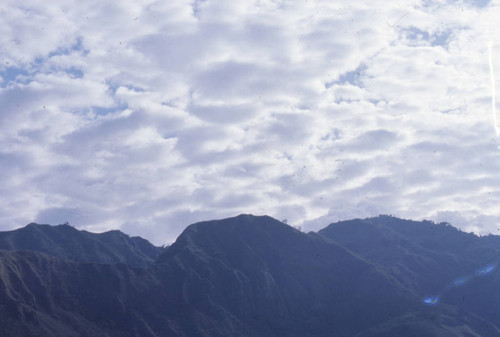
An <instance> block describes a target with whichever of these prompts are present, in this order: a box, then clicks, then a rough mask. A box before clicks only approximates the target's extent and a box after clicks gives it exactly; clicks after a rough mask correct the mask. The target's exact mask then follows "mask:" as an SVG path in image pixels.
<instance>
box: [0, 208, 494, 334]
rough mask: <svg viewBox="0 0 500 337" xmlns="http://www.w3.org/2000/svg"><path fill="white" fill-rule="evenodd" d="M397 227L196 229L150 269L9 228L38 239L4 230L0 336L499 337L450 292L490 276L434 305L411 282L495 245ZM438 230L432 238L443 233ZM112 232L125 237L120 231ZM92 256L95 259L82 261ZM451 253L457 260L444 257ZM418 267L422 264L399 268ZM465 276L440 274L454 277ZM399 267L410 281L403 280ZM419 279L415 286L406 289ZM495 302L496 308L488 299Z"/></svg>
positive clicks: (70, 236) (253, 223)
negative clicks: (461, 245) (461, 243)
mask: <svg viewBox="0 0 500 337" xmlns="http://www.w3.org/2000/svg"><path fill="white" fill-rule="evenodd" d="M401 221H402V222H401V223H399V224H398V223H397V221H396V219H392V218H390V219H385V218H380V219H365V220H354V221H353V222H351V223H350V224H343V223H339V224H332V225H330V226H329V227H327V228H325V230H323V231H321V232H320V233H302V232H300V231H298V230H296V229H294V228H292V227H290V226H288V225H285V224H283V223H281V222H279V221H277V220H275V219H272V218H270V217H267V216H252V215H240V216H237V217H234V218H229V219H224V220H214V221H205V222H200V223H196V224H193V225H191V226H189V227H187V228H186V229H185V231H184V232H183V233H182V234H181V235H180V236H179V237H178V239H177V240H176V242H175V243H174V244H173V245H172V246H170V247H169V248H168V249H165V250H163V251H162V252H161V253H160V254H159V255H158V257H157V258H156V261H155V262H154V263H145V264H142V265H140V266H139V267H138V265H137V264H136V263H134V260H133V259H132V260H130V261H131V262H130V263H129V262H128V260H127V259H122V260H120V261H119V262H121V263H116V262H117V261H116V258H115V259H110V256H119V257H123V256H124V255H125V254H124V253H123V245H118V244H116V242H115V240H108V239H106V240H104V238H105V237H106V235H104V236H102V235H103V234H92V235H90V236H89V235H88V234H91V233H87V232H81V231H77V230H76V229H74V228H67V227H69V226H63V227H60V226H55V227H50V226H49V227H46V226H40V225H30V226H27V227H25V228H23V229H21V230H19V231H21V232H22V231H23V230H24V231H27V232H28V233H33V232H34V231H33V228H34V229H36V230H37V231H40V232H43V233H44V234H43V235H39V236H40V239H39V240H36V236H33V235H32V234H30V235H27V236H26V237H27V238H30V240H32V241H30V240H25V239H19V237H20V236H19V233H17V234H16V235H15V236H16V237H17V239H15V240H14V239H13V237H14V236H12V235H13V234H12V233H13V232H8V233H7V234H8V235H7V234H6V233H0V242H2V244H5V242H10V246H3V247H10V248H12V247H16V250H15V251H7V250H0V335H2V336H19V337H24V336H49V337H51V336H70V337H71V336H89V337H90V336H108V337H115V336H117V337H118V336H120V337H122V336H123V337H125V336H127V337H136V336H137V337H139V336H140V337H159V336H186V337H191V336H193V337H197V336H242V337H243V336H249V337H250V336H264V337H265V336H269V337H271V336H273V337H274V336H297V337H298V336H306V337H307V336H311V337H313V336H318V337H319V336H338V337H340V336H344V337H347V336H350V337H378V336H384V337H393V336H394V337H396V336H398V337H399V336H409V337H411V336H440V337H441V336H463V337H471V336H483V337H484V336H491V337H495V336H500V330H499V329H498V328H497V324H496V323H495V322H496V318H495V317H494V315H495V312H494V309H495V306H494V305H493V304H492V305H491V306H489V307H488V309H487V310H486V309H485V310H483V311H481V310H477V308H476V307H475V305H476V302H474V301H472V300H471V301H469V302H467V301H465V302H464V301H462V302H458V303H457V302H456V301H458V299H459V298H458V297H457V296H459V295H458V292H456V291H454V290H457V291H466V290H467V289H468V288H469V285H470V286H472V287H473V288H474V289H476V290H475V292H476V293H475V294H474V295H475V296H483V297H484V296H486V297H487V296H488V295H487V294H485V292H486V290H489V291H492V290H494V289H496V290H498V289H499V288H498V284H497V283H496V282H497V281H495V280H497V279H498V278H497V277H496V271H488V275H487V276H485V277H481V276H477V277H473V278H471V279H470V281H469V282H468V283H467V284H465V285H463V286H462V287H458V288H457V289H452V290H453V291H452V290H449V291H448V292H446V293H445V295H446V296H444V295H443V300H442V302H441V303H439V304H438V305H433V306H431V305H426V304H425V303H423V298H424V296H426V295H427V290H428V288H432V284H434V283H435V284H436V287H439V286H442V287H445V286H446V284H443V285H441V284H440V283H439V282H438V281H434V282H424V281H422V284H420V283H419V282H420V281H419V280H425V278H424V275H425V272H429V271H430V272H433V271H435V270H437V268H435V266H434V264H436V265H440V264H441V263H448V262H449V261H451V260H453V259H457V261H458V262H460V261H461V260H460V259H462V258H464V259H465V256H466V254H462V253H460V252H458V250H459V249H458V247H455V245H456V240H465V242H469V241H471V242H472V243H471V244H470V247H469V248H468V249H470V251H471V252H476V255H477V260H478V261H479V260H481V259H480V257H479V255H481V254H483V255H481V256H489V257H491V258H492V259H494V253H493V252H492V251H495V249H497V248H498V245H497V241H495V239H494V238H485V239H484V240H483V238H477V237H470V238H469V235H468V234H465V233H461V232H459V231H458V232H457V233H455V234H456V237H452V238H450V240H451V241H450V242H448V241H447V237H446V236H444V237H442V238H441V239H443V240H444V241H445V242H443V244H442V245H441V247H434V246H433V245H434V241H432V240H430V241H429V240H427V239H424V237H425V236H426V235H427V236H428V237H430V238H432V239H434V238H439V236H438V235H431V234H426V233H427V232H428V231H431V230H434V229H435V227H431V225H432V226H441V225H434V224H430V223H416V222H412V223H411V224H408V223H406V222H405V220H401ZM393 222H394V223H393ZM419 224H420V225H419ZM405 225H409V226H410V225H411V226H417V227H422V228H420V229H414V228H403V227H401V226H405ZM363 226H364V227H363ZM442 226H443V227H445V228H441V227H436V228H439V229H438V231H441V230H445V231H446V230H451V229H449V228H447V226H446V225H442ZM30 227H33V228H30ZM358 227H359V228H358ZM400 227H401V228H400ZM363 228H364V229H366V230H367V231H366V233H365V231H364V230H363ZM31 231H33V232H31ZM408 231H409V232H408ZM411 231H416V232H418V233H419V234H418V235H415V233H414V232H411ZM420 231H421V232H420ZM14 232H15V231H14ZM34 233H38V232H34ZM113 233H114V232H113ZM9 235H10V236H9ZM108 235H109V234H108ZM111 235H114V236H113V237H114V238H122V239H123V237H122V236H121V235H125V234H122V233H120V234H119V235H117V233H114V234H111ZM96 236H97V237H98V238H99V239H96ZM5 237H9V238H10V239H5ZM125 237H127V236H126V235H125ZM367 237H369V238H371V239H372V240H371V241H373V242H368V241H370V240H368V238H367ZM34 238H35V239H34ZM42 238H43V239H42ZM89 238H93V239H95V240H97V241H99V242H100V243H103V244H104V245H105V246H106V248H107V249H108V250H109V251H110V252H112V253H105V252H107V250H104V249H103V248H102V247H101V246H100V245H98V244H96V243H94V241H88V240H89ZM33 239H34V240H33ZM122 239H120V240H122ZM477 239H480V240H479V241H478V242H476V241H477ZM80 240H82V241H80ZM123 240H124V239H123ZM405 240H406V241H405ZM40 241H41V242H45V244H43V245H42V244H41V243H40ZM358 241H361V242H364V243H365V244H367V245H368V247H367V248H363V245H362V244H357V242H358ZM49 242H50V243H51V244H52V247H50V249H49V248H47V243H49ZM70 242H71V243H70ZM89 242H93V244H89ZM113 242H115V243H113ZM120 242H123V241H120ZM124 242H128V241H127V240H125V241H124ZM141 242H142V241H141ZM405 244H409V245H410V248H408V254H409V255H412V256H413V255H414V257H413V260H412V259H404V258H403V259H399V258H398V257H395V256H392V255H391V254H392V253H395V252H402V251H404V245H405ZM5 245H6V244H5ZM72 245H76V247H77V248H69V247H71V246H72ZM21 246H22V247H21ZM31 246H33V247H31ZM377 246H379V248H380V249H383V251H382V252H381V253H379V252H378V251H379V249H377ZM40 247H42V248H43V249H42V248H40ZM96 247H97V249H99V254H97V253H95V252H92V250H93V249H96ZM145 247H149V246H148V245H146V246H145ZM432 247H434V248H432ZM19 248H22V249H23V250H17V249H19ZM30 248H31V249H30ZM431 248H432V249H431ZM127 249H131V248H127ZM454 249H456V250H457V254H458V255H457V257H454V258H449V257H446V258H445V257H442V255H443V256H448V255H453V252H454ZM490 250H491V251H490ZM154 251H157V250H154ZM141 252H143V250H141ZM478 252H480V253H481V254H479V253H478ZM424 253H425V254H427V255H424V256H423V257H422V259H423V260H419V259H418V256H419V255H418V254H424ZM144 254H145V253H144ZM460 254H461V255H460ZM146 255H147V254H146ZM80 256H81V257H84V258H81V259H80V258H79V257H80ZM148 256H149V255H148ZM150 258H151V259H152V257H151V256H150ZM434 258H437V260H436V261H434V260H432V259H434ZM475 258H476V257H474V258H471V261H470V263H471V266H475V265H474V262H475V261H476V260H474V259H475ZM92 259H96V260H94V261H92ZM106 259H108V260H106ZM415 259H416V260H415ZM414 260H415V261H418V262H420V263H421V264H418V263H416V264H412V263H407V262H408V261H414ZM106 261H109V262H106ZM426 261H427V262H432V264H431V267H428V266H426V265H425V263H424V262H426ZM458 262H457V263H458ZM394 266H397V268H393V267H394ZM421 267H426V268H424V269H423V270H424V271H425V272H424V271H422V270H421V269H420V268H421ZM443 268H445V269H446V270H448V269H447V268H448V267H446V266H443ZM464 268H465V269H467V268H468V267H464ZM396 270H397V272H396ZM461 271H462V270H457V271H454V270H452V268H451V267H450V268H449V273H450V275H451V274H454V273H455V272H457V273H458V272H461ZM405 272H408V273H411V275H410V276H408V277H403V276H401V274H402V273H405ZM415 275H416V276H419V278H418V279H417V281H415V282H413V283H412V282H409V281H408V279H410V278H412V277H413V276H415ZM450 275H448V274H446V272H442V274H441V275H440V279H441V278H442V279H443V280H446V281H447V282H448V283H449V281H450V280H449V278H450V277H451V276H450ZM448 276H449V277H448ZM443 282H444V281H443ZM477 282H479V283H480V284H476V283H477ZM445 283H446V282H445ZM495 287H497V288H495ZM431 290H433V289H431ZM497 292H498V291H497ZM423 294H426V295H423ZM467 296H469V294H467ZM491 297H493V300H491V301H490V302H491V303H494V301H495V300H497V298H496V295H493V296H491ZM490 302H488V303H490ZM496 303H499V302H496Z"/></svg>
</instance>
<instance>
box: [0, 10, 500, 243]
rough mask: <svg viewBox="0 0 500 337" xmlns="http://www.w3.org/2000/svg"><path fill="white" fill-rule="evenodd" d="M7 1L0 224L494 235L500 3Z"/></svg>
mask: <svg viewBox="0 0 500 337" xmlns="http://www.w3.org/2000/svg"><path fill="white" fill-rule="evenodd" d="M0 17H1V19H2V24H1V25H0V167H1V169H0V191H1V192H0V205H1V207H0V230H10V229H14V228H17V227H21V226H24V225H26V224H28V223H30V222H38V223H48V224H59V223H63V222H65V221H68V222H69V223H70V224H71V225H73V226H75V227H77V228H80V229H86V230H89V231H98V232H100V231H104V230H109V229H120V230H122V231H124V232H125V233H128V234H131V235H140V236H142V237H145V238H147V239H148V240H151V241H152V242H153V243H155V244H163V243H168V242H171V241H173V240H174V239H175V238H176V236H177V235H178V234H179V233H180V232H181V231H182V230H183V229H184V228H185V226H186V225H188V224H190V223H193V222H196V221H200V220H208V219H214V218H222V217H228V216H234V215H237V214H239V213H252V214H267V215H270V216H272V217H275V218H276V219H278V220H284V219H287V220H288V223H289V224H292V225H295V226H302V227H303V229H304V230H317V229H320V228H322V227H324V226H326V225H327V224H328V223H330V222H334V221H337V220H342V219H350V218H355V217H369V216H375V215H378V214H393V215H395V216H398V217H403V218H411V219H415V220H420V219H430V220H434V221H437V222H440V221H448V222H450V223H452V224H453V225H454V226H456V227H459V228H462V229H463V230H465V231H474V232H476V233H478V234H487V233H494V234H498V233H500V232H498V231H499V230H500V207H499V200H500V137H499V130H500V128H499V126H500V123H498V125H497V116H496V107H495V105H496V101H495V87H496V88H500V81H496V80H495V75H496V77H497V78H498V79H500V40H499V36H500V25H499V24H498V18H500V4H499V3H498V2H497V1H491V2H490V1H484V0H483V1H473V0H463V1H446V0H443V1H424V0H421V1H398V2H386V1H357V0H354V1H330V0H328V1H313V0H305V1H272V0H270V1H243V0H238V1H234V0H231V1H223V0H218V1H211V0H206V1H182V0H168V1H136V0H134V1H119V2H116V1H108V0H99V1H84V2H81V1H66V0H65V1H56V0H51V1H49V2H40V1H21V2H19V1H11V0H6V1H3V2H2V4H1V5H0ZM495 71H496V73H495ZM498 99H499V100H500V98H498ZM499 109H500V107H499ZM499 111H500V110H499ZM499 115H500V112H499ZM499 118H500V117H499Z"/></svg>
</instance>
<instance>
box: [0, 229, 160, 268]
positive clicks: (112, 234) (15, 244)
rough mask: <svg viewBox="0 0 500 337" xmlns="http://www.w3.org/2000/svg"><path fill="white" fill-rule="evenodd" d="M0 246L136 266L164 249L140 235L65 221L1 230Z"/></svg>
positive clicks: (71, 258)
mask: <svg viewBox="0 0 500 337" xmlns="http://www.w3.org/2000/svg"><path fill="white" fill-rule="evenodd" d="M0 249H5V250H34V251H38V252H42V253H45V254H48V255H51V256H54V257H57V258H61V259H66V260H70V261H75V262H100V263H126V264H129V265H131V266H136V267H145V266H147V265H149V264H151V263H153V262H154V261H155V260H156V258H157V257H158V256H159V255H160V253H161V252H162V251H163V249H162V248H160V247H155V246H153V245H152V244H151V243H149V242H148V241H147V240H144V239H143V238H140V237H129V236H128V235H126V234H124V233H122V232H120V231H116V230H115V231H109V232H105V233H101V234H95V233H90V232H86V231H80V230H77V229H76V228H74V227H72V226H69V225H67V224H65V225H58V226H49V225H39V224H34V223H32V224H29V225H27V226H26V227H23V228H20V229H17V230H14V231H9V232H0Z"/></svg>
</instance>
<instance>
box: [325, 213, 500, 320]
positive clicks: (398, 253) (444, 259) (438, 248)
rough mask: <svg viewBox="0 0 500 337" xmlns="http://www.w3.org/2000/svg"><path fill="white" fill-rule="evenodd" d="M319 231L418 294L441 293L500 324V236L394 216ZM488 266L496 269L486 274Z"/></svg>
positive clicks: (443, 299) (451, 302)
mask: <svg viewBox="0 0 500 337" xmlns="http://www.w3.org/2000/svg"><path fill="white" fill-rule="evenodd" d="M319 233H320V234H321V235H323V236H325V237H327V238H329V239H331V240H333V241H335V242H336V243H338V244H340V245H342V246H343V247H345V248H347V249H348V250H350V251H352V252H353V253H354V254H356V255H358V256H360V257H362V258H363V259H366V260H367V261H370V262H372V263H374V264H376V265H378V266H380V267H381V268H383V269H384V270H385V271H386V272H387V273H389V274H390V275H391V276H393V277H394V278H396V279H397V280H398V281H399V282H400V283H401V284H402V285H404V286H405V287H407V288H409V289H411V290H412V291H413V292H414V293H415V294H417V295H418V296H421V297H422V298H424V297H426V296H439V298H440V301H441V303H446V304H449V305H453V306H455V307H458V308H464V309H466V310H467V311H469V312H471V313H473V314H475V315H478V316H480V317H482V318H484V319H486V320H488V321H490V322H491V323H493V324H495V325H496V326H500V307H499V303H500V294H499V291H498V290H500V278H499V276H498V274H497V273H496V270H495V269H494V268H496V264H497V263H498V261H500V237H498V236H493V235H489V236H483V237H479V236H476V235H474V234H470V233H464V232H461V231H460V230H458V229H456V228H454V227H452V226H451V225H450V224H448V223H440V224H434V223H432V222H430V221H422V222H416V221H410V220H403V219H398V218H395V217H391V216H379V217H375V218H369V219H363V220H361V219H355V220H350V221H341V222H338V223H333V224H330V225H329V226H328V227H326V228H324V229H322V230H321V231H319ZM488 266H490V267H491V268H492V270H491V273H488V275H487V273H482V272H481V270H483V269H484V268H487V267H488ZM481 274H483V275H481Z"/></svg>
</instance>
